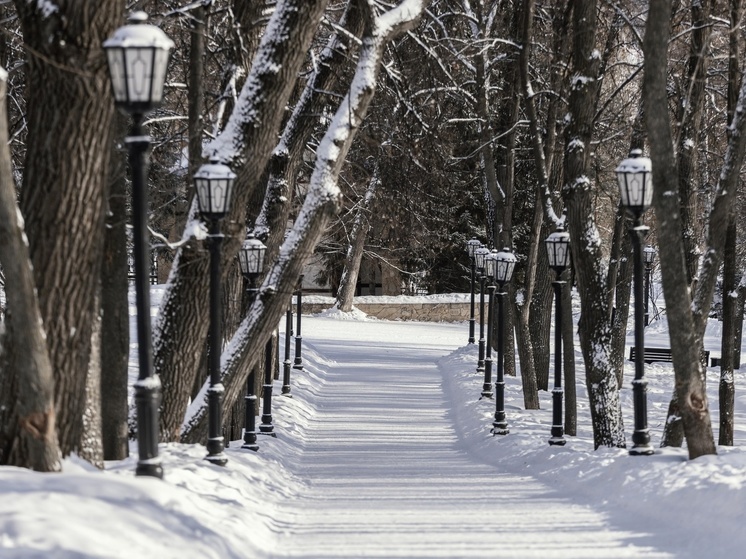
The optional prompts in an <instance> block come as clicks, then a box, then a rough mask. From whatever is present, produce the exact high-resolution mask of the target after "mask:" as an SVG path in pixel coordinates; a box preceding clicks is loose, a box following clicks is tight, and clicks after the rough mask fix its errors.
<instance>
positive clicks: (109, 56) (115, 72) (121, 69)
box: [106, 48, 127, 103]
mask: <svg viewBox="0 0 746 559" xmlns="http://www.w3.org/2000/svg"><path fill="white" fill-rule="evenodd" d="M106 60H107V62H108V63H109V76H110V78H111V89H112V90H113V92H114V100H115V101H117V102H118V103H123V102H126V101H127V78H126V76H125V71H126V70H125V64H124V49H122V48H109V49H106Z"/></svg>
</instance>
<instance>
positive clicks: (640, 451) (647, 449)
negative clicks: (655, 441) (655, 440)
mask: <svg viewBox="0 0 746 559" xmlns="http://www.w3.org/2000/svg"><path fill="white" fill-rule="evenodd" d="M651 454H655V450H654V449H653V447H652V446H651V445H647V446H637V445H635V446H633V447H632V448H630V449H629V455H630V456H650V455H651Z"/></svg>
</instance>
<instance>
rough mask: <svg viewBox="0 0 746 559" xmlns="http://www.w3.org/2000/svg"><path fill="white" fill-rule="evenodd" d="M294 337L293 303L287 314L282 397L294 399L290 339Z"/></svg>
mask: <svg viewBox="0 0 746 559" xmlns="http://www.w3.org/2000/svg"><path fill="white" fill-rule="evenodd" d="M292 335H293V305H292V301H291V303H290V306H289V307H288V310H287V311H286V312H285V360H284V361H283V362H282V395H283V396H287V397H288V398H292V397H293V395H292V394H290V365H291V362H290V337H291V336H292Z"/></svg>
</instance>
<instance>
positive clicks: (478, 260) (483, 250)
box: [474, 246, 490, 273]
mask: <svg viewBox="0 0 746 559" xmlns="http://www.w3.org/2000/svg"><path fill="white" fill-rule="evenodd" d="M489 253H490V249H488V248H487V247H485V246H480V247H479V248H477V249H476V250H475V251H474V264H475V265H476V267H477V269H479V270H480V273H482V271H483V270H484V260H485V257H486V256H487V255H488V254H489Z"/></svg>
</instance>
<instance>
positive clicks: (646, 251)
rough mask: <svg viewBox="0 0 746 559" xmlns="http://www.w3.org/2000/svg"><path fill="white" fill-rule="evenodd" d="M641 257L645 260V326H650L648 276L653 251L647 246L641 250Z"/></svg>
mask: <svg viewBox="0 0 746 559" xmlns="http://www.w3.org/2000/svg"><path fill="white" fill-rule="evenodd" d="M642 257H643V260H645V326H647V325H648V324H650V274H651V272H652V271H653V262H655V249H654V248H653V247H651V246H650V245H647V246H646V247H645V248H644V249H643V250H642Z"/></svg>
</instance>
